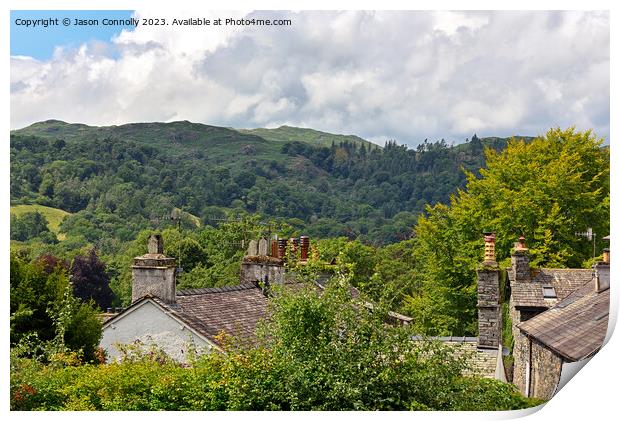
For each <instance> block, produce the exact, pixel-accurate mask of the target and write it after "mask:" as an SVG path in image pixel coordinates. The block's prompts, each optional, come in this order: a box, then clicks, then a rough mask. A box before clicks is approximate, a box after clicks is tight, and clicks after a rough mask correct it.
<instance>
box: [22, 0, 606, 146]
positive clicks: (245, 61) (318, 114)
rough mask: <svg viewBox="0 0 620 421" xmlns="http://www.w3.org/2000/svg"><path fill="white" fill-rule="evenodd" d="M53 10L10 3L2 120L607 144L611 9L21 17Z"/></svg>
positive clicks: (379, 139) (408, 139)
mask: <svg viewBox="0 0 620 421" xmlns="http://www.w3.org/2000/svg"><path fill="white" fill-rule="evenodd" d="M47 13H48V12H33V11H24V12H12V14H11V99H10V101H11V128H12V129H16V128H21V127H25V126H27V125H29V124H32V123H34V122H37V121H41V120H47V119H58V120H63V121H67V122H72V123H84V124H89V125H112V124H124V123H130V122H141V121H164V122H168V121H176V120H189V121H192V122H198V123H205V124H211V125H217V126H226V127H236V128H253V127H279V126H281V125H291V126H300V127H310V128H314V129H317V130H322V131H327V132H333V133H343V134H356V135H359V136H361V137H363V138H366V139H369V140H371V141H374V142H376V143H378V144H383V143H384V142H385V141H386V140H388V139H393V140H396V141H397V142H398V143H401V144H407V145H410V146H415V145H417V144H419V143H420V142H422V141H424V139H429V140H439V139H442V138H443V139H445V140H446V141H448V142H454V143H459V142H462V141H464V140H465V139H466V138H471V136H472V135H473V134H474V133H476V134H477V135H478V136H479V137H484V136H502V137H504V136H512V135H539V134H544V133H545V132H546V131H547V130H548V129H549V128H551V127H562V128H566V127H569V126H576V127H577V129H578V130H585V129H592V130H593V131H594V133H595V134H596V135H598V136H600V137H604V138H605V139H607V142H608V140H609V131H610V129H609V127H610V112H609V110H610V108H609V103H610V94H609V92H610V62H609V60H610V40H609V37H610V33H609V28H610V22H609V13H608V12H588V11H570V12H562V11H552V12H546V11H530V12H511V11H496V12H486V11H470V12H449V11H442V12H433V11H409V12H389V11H381V12H373V11H343V12H335V11H329V12H316V11H302V12H287V11H260V12H239V11H236V12H224V11H214V12H204V11H200V12H199V13H194V12H185V13H183V12H178V11H177V12H175V13H174V14H170V12H164V13H162V12H157V13H155V12H149V11H147V10H136V11H133V12H132V11H119V12H110V11H106V12H100V13H99V14H98V15H95V13H96V12H93V11H85V12H72V13H68V12H62V11H56V12H54V17H65V16H66V17H69V18H71V19H73V18H75V17H82V18H88V17H94V18H99V19H100V20H101V19H102V18H103V17H105V16H109V17H112V18H118V17H124V18H127V17H131V16H134V17H136V18H138V19H140V20H141V19H142V18H162V17H163V18H166V19H167V22H168V23H170V22H171V21H172V19H174V18H187V17H202V18H206V19H211V20H213V19H216V18H222V19H226V18H229V17H231V18H232V17H234V18H240V17H244V16H245V17H246V18H257V19H290V20H291V22H292V23H291V25H290V26H270V27H266V26H231V25H223V26H213V25H211V26H191V27H189V26H173V25H166V26H143V25H138V26H137V27H135V28H134V27H130V26H116V27H105V26H102V25H98V26H90V27H82V28H79V29H76V28H75V27H74V26H73V25H70V26H69V27H62V26H60V27H53V28H52V27H48V28H35V29H33V28H25V27H23V26H17V25H16V24H15V19H16V18H18V17H19V18H22V19H23V18H28V19H36V18H40V17H44V16H45V15H46V14H47ZM166 13H168V14H166ZM607 142H606V143H607Z"/></svg>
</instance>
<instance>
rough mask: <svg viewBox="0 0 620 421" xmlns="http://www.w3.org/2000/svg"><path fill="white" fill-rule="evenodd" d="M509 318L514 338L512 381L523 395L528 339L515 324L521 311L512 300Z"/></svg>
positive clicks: (527, 357)
mask: <svg viewBox="0 0 620 421" xmlns="http://www.w3.org/2000/svg"><path fill="white" fill-rule="evenodd" d="M510 318H511V319H512V337H513V339H514V342H513V347H512V355H513V357H514V368H513V372H512V383H513V384H514V385H515V386H517V388H518V389H519V391H520V392H521V394H523V395H525V382H526V378H527V376H526V370H527V362H528V361H529V358H530V341H529V340H528V339H527V337H526V336H525V335H524V334H523V333H521V330H520V329H519V328H517V324H518V323H519V322H520V321H521V312H520V311H519V310H517V309H515V307H514V305H513V304H512V302H511V303H510Z"/></svg>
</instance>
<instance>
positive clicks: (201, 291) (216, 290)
mask: <svg viewBox="0 0 620 421" xmlns="http://www.w3.org/2000/svg"><path fill="white" fill-rule="evenodd" d="M254 288H257V286H256V285H254V284H252V283H243V284H238V285H225V286H221V287H213V288H190V289H183V290H179V291H177V293H176V295H177V296H186V295H202V294H217V293H221V292H231V291H243V290H246V289H254Z"/></svg>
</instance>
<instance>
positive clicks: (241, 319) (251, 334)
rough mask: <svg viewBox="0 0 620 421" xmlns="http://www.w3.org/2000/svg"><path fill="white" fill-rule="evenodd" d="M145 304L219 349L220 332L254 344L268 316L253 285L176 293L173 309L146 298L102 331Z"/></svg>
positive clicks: (263, 298)
mask: <svg viewBox="0 0 620 421" xmlns="http://www.w3.org/2000/svg"><path fill="white" fill-rule="evenodd" d="M145 300H151V301H152V302H154V303H156V304H157V305H158V306H160V307H161V308H162V309H163V310H164V311H166V312H167V313H169V314H170V315H171V316H174V317H176V318H178V319H179V320H181V321H182V322H183V323H185V324H186V325H187V326H189V327H190V328H191V329H193V330H195V331H196V332H197V333H198V334H200V335H202V336H204V337H205V338H207V339H208V340H209V341H211V342H213V343H215V344H216V345H221V343H220V341H219V340H218V339H219V338H218V335H219V334H220V333H221V332H222V331H223V332H225V333H227V334H229V335H232V336H234V337H235V338H237V339H239V340H241V341H242V342H244V343H246V344H253V343H255V342H256V335H255V332H256V325H257V323H258V321H259V320H260V319H262V318H264V317H265V315H266V314H267V306H268V301H269V300H268V299H267V296H266V295H264V294H263V290H262V289H261V288H260V287H258V286H257V285H255V284H253V283H243V284H239V285H234V286H225V287H221V288H199V289H191V290H181V291H177V293H176V304H174V305H171V304H168V303H166V302H164V301H162V300H161V299H159V298H158V297H155V296H153V295H147V296H144V297H142V298H140V299H139V300H137V301H135V302H134V303H132V305H131V306H129V307H127V308H126V309H124V310H123V311H122V312H120V313H117V314H115V315H114V316H113V317H111V318H108V319H107V320H106V321H105V322H104V327H105V326H106V325H108V324H110V323H112V322H114V320H115V319H116V318H119V317H122V316H123V315H124V314H125V313H127V312H130V311H132V309H134V308H136V307H137V306H138V305H139V304H140V303H142V302H143V301H145Z"/></svg>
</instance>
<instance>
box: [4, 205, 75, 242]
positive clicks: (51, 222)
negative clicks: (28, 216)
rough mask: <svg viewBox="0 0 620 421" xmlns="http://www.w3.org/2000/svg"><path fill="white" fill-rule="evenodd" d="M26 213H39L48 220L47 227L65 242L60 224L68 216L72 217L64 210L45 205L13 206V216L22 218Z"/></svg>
mask: <svg viewBox="0 0 620 421" xmlns="http://www.w3.org/2000/svg"><path fill="white" fill-rule="evenodd" d="M26 212H39V213H41V214H42V215H43V216H44V217H45V219H47V227H48V228H49V229H50V231H52V232H53V233H54V234H56V236H57V237H58V239H59V240H64V235H63V234H60V233H59V231H60V223H61V222H62V220H63V219H64V218H65V216H67V215H71V214H70V213H69V212H66V211H64V210H62V209H56V208H50V207H48V206H43V205H15V206H11V214H15V215H17V216H20V215H22V214H24V213H26Z"/></svg>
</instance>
